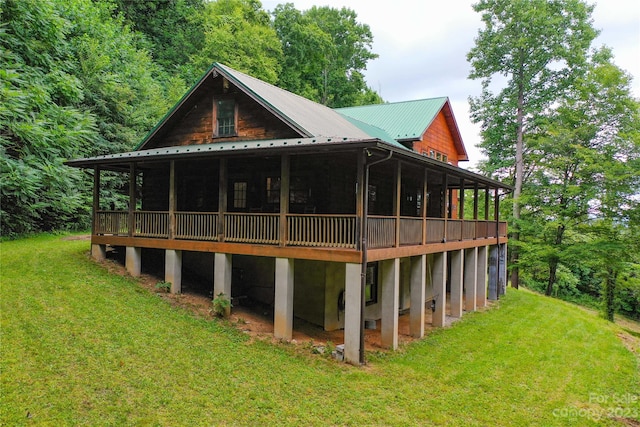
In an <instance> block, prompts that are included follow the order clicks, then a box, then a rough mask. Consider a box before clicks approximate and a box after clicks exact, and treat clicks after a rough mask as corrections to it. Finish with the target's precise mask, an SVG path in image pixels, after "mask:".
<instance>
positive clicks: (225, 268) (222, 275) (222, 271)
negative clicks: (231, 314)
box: [213, 253, 231, 299]
mask: <svg viewBox="0 0 640 427" xmlns="http://www.w3.org/2000/svg"><path fill="white" fill-rule="evenodd" d="M220 294H224V295H225V296H226V297H227V298H229V299H230V298H231V254H223V253H215V254H214V255H213V297H214V298H215V297H217V296H218V295H220Z"/></svg>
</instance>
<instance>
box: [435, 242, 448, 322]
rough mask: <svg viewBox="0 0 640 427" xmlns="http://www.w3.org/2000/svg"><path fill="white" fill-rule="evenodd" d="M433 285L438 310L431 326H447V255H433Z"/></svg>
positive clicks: (441, 253) (440, 253)
mask: <svg viewBox="0 0 640 427" xmlns="http://www.w3.org/2000/svg"><path fill="white" fill-rule="evenodd" d="M431 283H432V286H433V296H434V299H435V300H436V310H435V311H434V312H433V321H432V322H431V324H432V325H433V326H436V327H442V326H444V325H445V318H446V309H447V253H446V252H439V253H435V254H433V272H432V278H431Z"/></svg>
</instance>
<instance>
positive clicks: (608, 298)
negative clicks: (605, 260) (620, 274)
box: [602, 267, 617, 322]
mask: <svg viewBox="0 0 640 427" xmlns="http://www.w3.org/2000/svg"><path fill="white" fill-rule="evenodd" d="M616 276H617V274H616V272H615V271H614V269H613V268H611V267H609V268H607V276H606V278H605V279H604V289H603V292H604V294H603V295H602V297H603V298H602V299H603V305H604V317H605V319H607V320H608V321H610V322H613V320H614V313H615V304H614V303H615V301H614V297H615V292H616Z"/></svg>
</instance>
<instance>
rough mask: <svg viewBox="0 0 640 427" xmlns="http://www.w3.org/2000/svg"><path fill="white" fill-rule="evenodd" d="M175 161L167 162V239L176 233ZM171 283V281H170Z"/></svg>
mask: <svg viewBox="0 0 640 427" xmlns="http://www.w3.org/2000/svg"><path fill="white" fill-rule="evenodd" d="M177 201H178V200H177V197H176V162H175V160H171V161H170V162H169V239H173V238H174V237H175V235H176V204H177ZM171 283H173V282H171Z"/></svg>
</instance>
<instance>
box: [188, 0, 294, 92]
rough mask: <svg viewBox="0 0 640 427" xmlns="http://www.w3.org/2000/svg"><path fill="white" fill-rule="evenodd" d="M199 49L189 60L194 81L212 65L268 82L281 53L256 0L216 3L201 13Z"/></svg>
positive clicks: (272, 80) (274, 75)
mask: <svg viewBox="0 0 640 427" xmlns="http://www.w3.org/2000/svg"><path fill="white" fill-rule="evenodd" d="M203 19H204V43H203V48H202V50H200V51H199V52H198V53H196V54H194V55H192V57H191V65H190V67H191V77H192V79H193V80H194V81H195V79H196V78H197V77H199V76H200V75H201V74H202V73H203V72H204V71H205V70H206V69H208V68H209V67H210V66H211V64H212V63H213V62H221V63H224V64H225V65H228V66H230V67H232V68H234V69H236V70H238V71H242V72H244V73H247V74H250V75H252V76H254V77H257V78H259V79H261V80H264V81H266V82H269V83H275V82H276V81H277V78H278V74H279V72H280V67H281V61H282V50H281V47H280V42H279V40H278V37H277V35H276V32H275V30H274V29H273V27H272V26H271V21H270V18H269V14H268V13H267V12H266V11H264V10H262V4H261V3H260V1H258V0H217V1H215V2H211V3H207V4H206V5H205V10H204V17H203Z"/></svg>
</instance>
